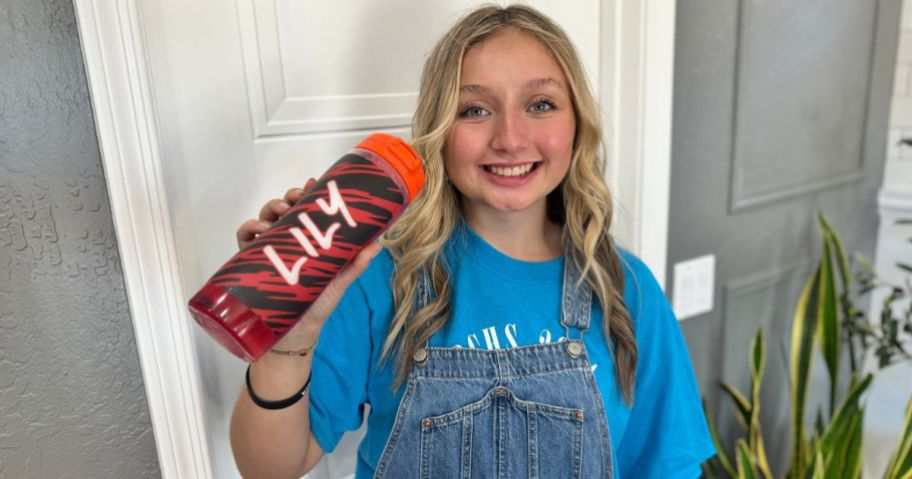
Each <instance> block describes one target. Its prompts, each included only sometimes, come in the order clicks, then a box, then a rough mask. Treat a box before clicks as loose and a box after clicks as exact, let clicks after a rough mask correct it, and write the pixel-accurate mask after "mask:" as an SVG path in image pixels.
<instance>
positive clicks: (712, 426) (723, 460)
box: [703, 403, 738, 477]
mask: <svg viewBox="0 0 912 479" xmlns="http://www.w3.org/2000/svg"><path fill="white" fill-rule="evenodd" d="M703 412H704V414H706V422H707V424H709V436H710V437H711V438H712V442H713V445H714V446H716V460H717V461H718V463H719V464H720V465H721V466H722V469H724V470H725V473H726V474H728V477H736V476H737V475H738V474H737V472H735V468H734V467H732V464H731V461H729V460H728V454H726V453H725V448H724V447H723V446H722V441H721V440H719V431H718V430H716V421H714V420H713V417H712V414H711V412H710V410H709V408H708V407H707V406H706V404H705V403H704V404H703Z"/></svg>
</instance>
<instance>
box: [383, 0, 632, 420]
mask: <svg viewBox="0 0 912 479" xmlns="http://www.w3.org/2000/svg"><path fill="white" fill-rule="evenodd" d="M504 28H514V29H516V30H519V31H520V32H522V33H524V34H526V35H529V36H531V37H532V38H534V39H536V40H538V41H539V42H541V43H542V44H543V45H545V46H546V47H548V48H549V49H550V50H551V52H552V53H553V54H554V57H555V59H556V60H557V61H558V63H559V64H560V66H561V68H562V69H563V72H564V75H565V76H566V77H567V81H568V82H569V84H570V96H571V98H572V102H573V108H574V113H575V116H576V134H575V138H574V144H573V154H572V158H571V162H570V170H569V172H568V173H567V176H566V177H565V178H564V179H563V181H562V182H561V184H560V185H559V186H558V187H557V188H556V189H555V190H554V191H553V192H552V193H551V194H549V196H548V201H547V205H548V206H547V210H548V217H549V219H550V220H551V221H553V222H555V223H557V224H559V225H561V226H562V242H563V244H564V249H565V251H567V253H568V256H567V257H566V258H565V261H574V262H575V263H576V265H577V266H578V267H579V271H580V272H581V278H582V280H583V281H586V282H587V283H589V285H590V286H591V287H592V291H593V293H594V294H595V297H596V298H597V300H598V301H599V304H601V305H602V310H603V311H604V317H603V323H604V328H605V332H606V337H610V338H611V342H613V345H612V344H609V346H610V347H611V350H612V354H613V355H614V364H615V373H616V375H617V378H618V383H619V385H620V388H621V390H622V392H623V394H624V397H625V399H626V400H627V402H628V403H630V402H632V400H633V383H634V378H635V372H636V364H637V344H636V338H635V336H634V331H633V325H632V322H631V319H630V315H629V313H628V311H627V307H626V305H625V304H624V273H623V266H622V264H621V260H620V257H619V256H618V253H617V251H616V250H615V247H614V244H613V240H612V237H611V235H610V234H609V232H608V230H609V227H610V226H611V218H612V213H613V204H612V200H611V195H610V193H609V191H608V187H607V186H606V185H605V181H604V170H605V161H604V155H603V154H602V152H603V147H602V135H601V125H600V121H599V111H598V107H597V106H596V103H595V100H594V98H593V96H592V93H591V91H590V89H589V85H588V82H587V80H586V76H585V73H584V71H583V67H582V64H581V62H580V60H579V57H578V55H577V53H576V51H575V49H574V47H573V45H572V44H571V42H570V40H569V38H568V37H567V35H566V34H565V33H564V31H563V30H562V29H561V28H560V27H559V26H557V25H556V24H555V23H554V22H552V21H551V20H550V19H549V18H547V17H546V16H545V15H543V14H541V13H540V12H538V11H537V10H535V9H533V8H530V7H528V6H522V5H513V6H509V7H505V8H504V7H500V6H496V5H485V6H482V7H480V8H477V9H475V10H473V11H472V12H470V13H469V14H468V15H467V16H465V17H464V18H463V19H462V20H460V21H459V22H458V23H456V25H454V26H453V27H452V28H451V29H450V30H449V31H448V32H447V33H446V34H444V36H443V38H441V39H440V41H439V42H438V43H437V45H436V46H435V47H434V49H433V50H432V51H431V54H430V56H429V57H428V59H427V61H426V62H425V64H424V70H423V72H422V74H421V85H420V89H419V93H418V107H417V109H416V111H415V116H414V118H413V120H412V138H413V140H412V144H413V146H414V147H415V149H416V150H417V151H418V154H419V156H420V157H421V158H422V160H423V162H424V168H425V177H426V184H425V187H424V190H423V191H422V192H421V194H419V195H418V197H417V198H416V199H415V201H414V203H413V204H412V205H411V206H410V207H409V208H408V209H407V210H406V212H405V213H404V214H403V216H402V218H401V220H400V221H397V222H396V223H395V224H394V225H393V226H392V227H391V228H390V229H389V230H388V231H387V232H386V233H385V234H384V236H383V239H382V242H383V244H384V246H386V247H387V248H388V250H389V251H390V253H391V254H392V256H393V259H394V261H395V264H396V268H395V273H394V274H393V278H392V290H393V297H394V300H395V305H396V306H395V310H396V312H395V316H394V318H393V321H392V324H391V326H390V331H389V334H388V336H387V338H386V340H385V341H384V344H383V353H382V357H383V358H384V359H388V358H390V357H392V356H395V357H396V360H397V361H396V365H397V368H396V376H395V381H394V388H397V387H399V386H401V385H402V384H403V383H404V381H405V379H406V378H407V376H408V370H409V367H410V366H411V361H412V356H413V354H414V353H415V351H416V350H417V349H418V348H421V347H424V344H425V342H426V341H427V340H428V339H429V338H430V337H431V335H433V334H434V332H436V331H438V330H439V329H440V328H441V327H443V326H444V324H446V322H447V321H448V320H449V303H450V298H451V297H452V294H453V293H452V286H451V285H450V281H449V278H448V275H447V271H446V267H445V258H444V253H443V247H444V245H445V244H446V242H447V240H448V239H449V238H450V235H451V234H452V233H453V231H454V230H455V228H456V226H457V225H458V223H459V221H460V218H461V215H462V213H461V210H460V202H459V195H460V193H459V191H458V190H456V189H455V187H453V185H452V184H451V183H450V182H449V181H447V177H446V172H445V169H444V159H443V151H444V142H445V138H446V134H447V131H448V129H449V128H450V126H451V125H452V124H453V121H454V119H455V118H456V109H457V101H458V96H459V80H460V77H461V75H462V59H463V57H464V56H465V54H466V52H467V51H468V50H469V49H470V48H472V47H473V46H474V45H477V44H479V43H481V42H483V41H485V39H487V38H489V37H490V36H491V35H492V34H494V33H495V32H498V31H500V30H501V29H504ZM423 269H424V271H426V272H427V274H428V277H429V279H430V281H431V284H432V285H433V290H434V295H435V296H434V298H433V300H432V301H430V302H429V304H427V305H426V306H425V307H423V308H421V309H419V310H418V311H415V312H414V314H413V306H414V304H415V299H416V294H417V286H418V281H419V275H420V274H423Z"/></svg>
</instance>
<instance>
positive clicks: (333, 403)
mask: <svg viewBox="0 0 912 479" xmlns="http://www.w3.org/2000/svg"><path fill="white" fill-rule="evenodd" d="M463 224H465V223H463ZM457 231H463V232H464V233H455V234H454V236H453V238H451V239H450V241H449V242H448V243H447V246H446V249H445V254H446V260H447V265H448V268H449V272H450V281H451V283H452V285H453V289H452V292H453V296H452V298H451V303H450V320H449V322H448V323H447V324H446V326H445V327H443V328H442V329H441V330H439V331H438V332H436V333H435V334H434V335H433V336H432V338H431V341H430V345H431V346H436V347H463V348H486V349H492V348H510V347H514V346H517V345H529V344H539V343H547V342H553V341H559V340H561V339H563V338H564V336H565V334H566V333H565V331H564V328H563V326H562V325H561V324H560V311H561V286H562V279H563V266H564V260H563V258H558V259H555V260H552V261H545V262H526V261H519V260H515V259H512V258H510V257H508V256H506V255H504V254H503V253H501V252H499V251H497V250H496V249H495V248H494V247H492V246H491V245H489V244H488V243H487V242H485V241H484V240H483V239H482V238H480V237H479V236H478V235H476V234H475V233H474V232H472V231H471V230H470V229H469V228H467V227H466V228H462V229H457ZM620 253H621V259H622V262H623V263H624V277H625V291H624V299H625V301H626V304H627V308H628V311H629V312H630V315H631V317H632V319H633V322H634V327H635V331H636V339H637V346H638V348H639V359H638V364H637V371H636V384H635V390H634V402H633V406H632V407H628V406H627V405H626V403H624V401H623V397H622V395H621V391H620V389H619V387H618V384H617V382H616V380H615V374H614V365H613V361H612V357H611V355H610V353H609V350H608V343H607V342H606V340H605V334H604V328H603V327H602V310H601V308H600V307H599V306H598V304H595V303H596V302H595V301H593V306H592V316H591V318H592V319H591V324H590V329H589V331H587V332H586V333H585V335H584V336H583V340H584V342H585V345H586V349H587V351H588V353H589V358H590V361H591V362H592V368H593V372H594V374H595V379H596V382H597V384H598V387H599V390H600V392H601V395H602V399H603V400H604V402H605V411H606V413H607V415H608V427H609V429H610V436H611V445H612V451H613V453H614V455H615V465H616V467H617V471H618V472H619V473H620V477H622V478H627V477H637V478H658V477H661V478H677V477H681V478H693V477H698V476H699V475H700V464H701V463H702V462H703V461H704V460H706V459H707V458H709V457H711V456H712V455H713V454H714V453H715V449H714V447H713V444H712V441H711V439H710V436H709V432H708V429H707V425H706V420H705V416H704V414H703V409H702V406H701V404H700V396H699V393H698V391H697V387H696V381H695V379H694V373H693V368H692V367H691V364H690V356H689V355H688V353H687V347H686V344H685V342H684V337H683V335H682V334H681V330H680V328H679V326H678V323H677V321H676V319H675V317H674V313H673V312H672V310H671V308H670V307H669V305H668V301H667V300H666V298H665V295H664V293H663V292H662V290H661V288H660V287H659V285H658V283H657V282H656V280H655V278H654V277H653V276H652V273H651V272H650V271H649V269H648V268H647V267H646V265H645V264H643V263H642V262H641V261H640V260H639V259H637V258H636V257H634V256H633V255H632V254H630V253H628V252H626V251H623V250H622V251H621V252H620ZM393 270H394V264H393V260H392V257H391V256H390V255H389V253H388V252H387V251H386V250H383V251H381V252H380V253H379V254H378V255H377V257H376V258H374V260H373V262H372V263H371V265H370V267H368V269H367V270H366V271H365V272H364V273H363V274H362V275H361V276H360V277H359V278H358V279H357V280H356V281H355V282H354V283H352V285H351V286H350V287H349V288H348V290H347V291H346V293H345V296H344V297H343V298H342V301H341V302H340V303H339V305H338V307H337V308H336V310H335V312H334V313H333V315H332V316H331V317H330V318H329V320H328V321H327V323H326V325H325V326H324V328H323V331H322V333H321V336H320V342H319V346H318V347H317V348H316V351H315V353H314V359H313V372H312V379H311V392H310V422H311V430H312V431H313V434H314V436H315V437H316V439H317V441H318V442H319V443H320V446H321V447H322V448H323V450H324V451H326V452H332V451H333V449H335V447H336V445H337V444H338V443H339V440H340V439H341V438H342V435H343V433H345V432H346V431H352V430H356V429H358V428H359V427H360V426H361V423H362V420H363V414H364V405H365V404H369V405H370V414H368V418H367V434H366V436H365V438H364V440H363V441H362V442H361V445H360V447H359V448H358V463H357V470H356V477H358V478H366V477H371V476H372V475H373V472H374V469H375V467H376V465H377V463H378V462H379V460H380V456H381V454H382V453H383V449H384V447H386V443H387V439H388V437H389V433H390V431H391V430H392V428H393V422H394V420H395V417H396V411H397V409H398V406H399V401H400V399H401V398H402V394H403V393H404V391H405V388H404V386H403V387H400V388H398V389H397V391H396V392H395V393H393V392H391V387H392V381H393V377H394V371H393V368H394V364H395V363H394V361H386V362H384V363H382V364H381V362H380V354H381V351H382V347H383V341H384V340H385V339H386V336H387V333H388V331H389V325H390V322H391V321H392V318H393V314H394V307H393V295H392V290H391V288H390V281H391V278H392V276H393ZM578 334H579V332H578V331H574V332H573V335H574V337H576V335H578Z"/></svg>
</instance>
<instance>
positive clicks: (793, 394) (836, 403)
mask: <svg viewBox="0 0 912 479" xmlns="http://www.w3.org/2000/svg"><path fill="white" fill-rule="evenodd" d="M818 224H819V227H820V232H821V236H822V239H823V244H822V251H821V255H820V260H819V262H818V264H817V268H816V270H815V271H814V273H813V274H812V275H811V277H810V278H809V279H808V280H807V282H806V283H805V285H804V288H803V290H802V292H801V296H800V297H799V300H798V304H797V305H796V308H795V314H794V319H793V322H792V332H791V344H790V345H789V358H788V360H789V364H790V371H789V396H790V403H791V404H790V406H791V421H790V426H791V440H792V448H791V460H790V462H789V467H788V469H787V472H786V475H785V477H787V478H809V479H816V478H830V477H839V478H843V477H846V478H856V477H859V476H860V474H861V466H862V430H863V423H864V414H865V392H866V391H868V389H869V387H870V386H871V382H872V379H873V378H874V375H875V374H877V372H878V371H879V370H880V369H882V368H884V367H887V366H889V365H890V364H893V363H895V362H897V361H906V360H910V359H912V355H910V350H909V348H910V346H912V345H910V339H912V306H908V307H906V308H904V309H902V310H900V311H899V314H898V315H897V314H896V313H897V309H896V308H895V307H894V305H897V304H902V303H903V302H905V301H907V300H908V299H909V298H910V297H912V284H910V282H909V281H908V280H907V281H906V284H905V285H904V286H898V285H893V284H889V283H887V282H885V281H883V280H881V279H880V278H879V276H878V275H877V273H876V271H875V270H874V268H873V266H872V265H871V263H870V261H867V260H866V259H864V258H863V257H862V256H860V255H856V264H858V265H859V266H858V271H857V272H856V273H855V275H854V277H853V276H852V275H851V269H850V267H849V261H848V257H847V256H846V253H845V248H844V246H843V242H842V239H841V237H840V236H839V234H838V232H837V231H836V230H835V229H834V228H833V227H832V225H831V224H830V223H829V221H827V219H826V217H824V215H823V214H818ZM898 266H899V267H900V268H901V269H903V270H904V271H906V272H909V273H912V266H910V265H907V264H904V263H900V264H899V265H898ZM877 290H886V294H885V296H884V298H883V301H882V307H881V312H880V315H879V316H880V318H879V322H877V323H876V324H875V323H874V322H872V321H871V320H870V319H869V317H868V315H867V314H866V313H865V312H864V310H863V309H862V308H860V307H858V306H857V304H858V303H860V302H861V300H862V299H864V297H865V296H866V295H869V294H871V293H872V292H874V291H877ZM817 346H819V347H820V354H821V355H822V356H823V360H824V363H825V364H826V370H827V374H828V376H829V385H830V387H829V406H830V407H829V414H824V411H822V410H818V411H817V414H816V420H815V422H814V426H813V427H807V426H806V425H807V424H808V421H807V399H808V388H809V382H810V381H809V379H810V373H811V365H812V360H813V358H814V355H815V354H816V353H817ZM844 347H846V348H848V351H843V348H844ZM844 355H847V356H848V359H849V370H848V372H849V377H848V387H847V388H843V389H842V390H841V389H840V380H841V378H840V370H841V364H840V362H841V358H842V357H843V356H844ZM872 356H873V357H874V358H875V359H876V362H872V361H866V359H867V358H869V357H872ZM749 362H750V371H751V384H750V393H749V395H746V394H744V393H742V392H741V391H739V390H738V389H737V388H735V387H733V386H731V385H730V384H726V383H723V384H722V387H723V389H724V391H725V392H726V394H727V395H728V397H729V398H730V399H731V400H732V402H733V403H734V406H735V411H736V415H737V419H738V422H739V423H740V424H741V425H742V426H743V428H744V432H745V433H746V437H742V438H739V439H737V441H736V443H735V447H734V455H733V456H732V457H731V458H729V455H728V454H727V453H726V450H725V448H724V447H723V445H722V443H721V441H720V439H719V435H718V433H717V431H716V428H715V425H714V422H713V419H712V416H711V415H710V414H709V411H708V410H707V418H708V419H709V424H710V432H711V434H712V437H713V441H714V442H715V445H716V450H717V456H716V457H715V458H714V459H712V460H711V461H709V462H707V463H706V464H704V473H705V474H706V475H707V477H731V478H754V477H762V478H766V479H773V473H772V472H771V469H770V466H769V462H768V460H767V457H766V447H765V443H764V438H763V434H762V431H761V427H760V386H761V380H762V377H763V371H764V366H765V362H766V345H765V342H764V338H763V334H762V331H758V333H757V335H756V336H755V337H754V339H753V341H752V343H751V348H750V356H749ZM866 365H868V366H866ZM910 380H912V379H910ZM843 390H844V392H842V393H841V392H840V391H843ZM884 478H886V479H912V398H910V399H909V401H908V405H907V407H906V410H905V417H904V420H903V425H902V430H901V434H900V438H899V441H898V443H897V445H896V447H895V449H894V451H893V454H892V456H891V461H890V464H889V466H888V467H887V470H886V472H885V474H884Z"/></svg>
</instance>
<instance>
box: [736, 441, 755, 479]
mask: <svg viewBox="0 0 912 479" xmlns="http://www.w3.org/2000/svg"><path fill="white" fill-rule="evenodd" d="M735 450H736V451H737V457H738V479H756V478H757V471H756V469H754V460H753V457H752V455H751V452H750V446H748V445H747V442H745V441H744V439H738V443H737V444H736V445H735Z"/></svg>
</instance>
